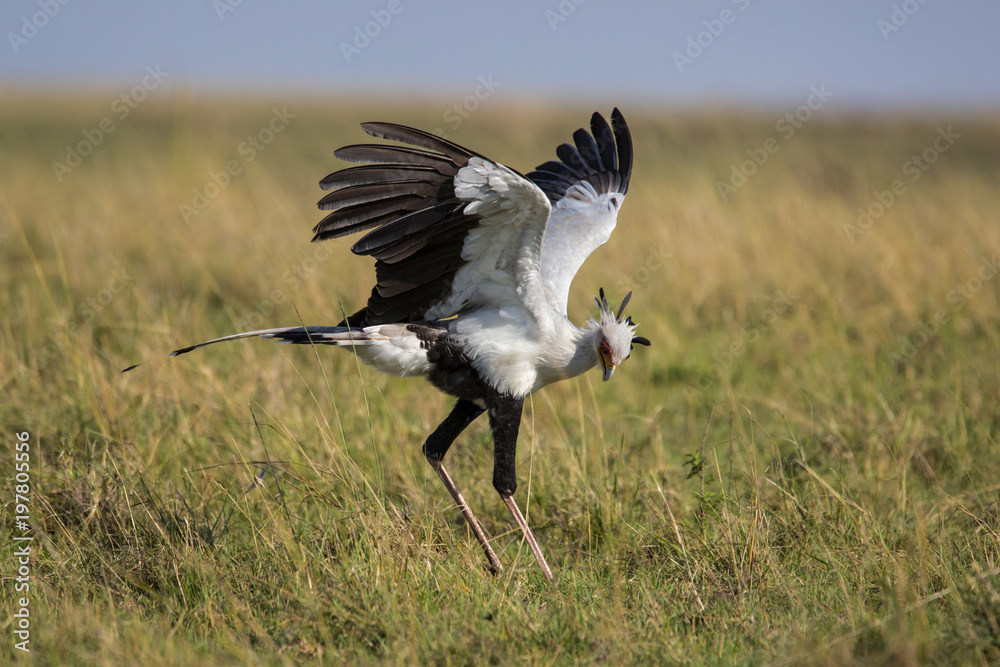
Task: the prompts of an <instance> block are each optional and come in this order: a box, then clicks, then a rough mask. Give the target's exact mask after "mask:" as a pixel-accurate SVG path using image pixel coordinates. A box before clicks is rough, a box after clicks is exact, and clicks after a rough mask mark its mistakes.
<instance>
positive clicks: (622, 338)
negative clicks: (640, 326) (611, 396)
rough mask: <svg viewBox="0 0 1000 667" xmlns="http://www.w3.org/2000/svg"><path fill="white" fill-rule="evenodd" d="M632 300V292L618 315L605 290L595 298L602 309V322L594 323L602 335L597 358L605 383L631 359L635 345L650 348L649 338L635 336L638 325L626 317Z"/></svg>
mask: <svg viewBox="0 0 1000 667" xmlns="http://www.w3.org/2000/svg"><path fill="white" fill-rule="evenodd" d="M631 298H632V292H629V293H628V294H626V295H625V298H624V299H622V305H621V306H619V307H618V314H617V315H616V314H615V312H614V311H613V310H611V307H610V306H609V305H608V300H607V298H605V296H604V288H603V287H602V288H601V296H600V298H597V297H594V301H596V302H597V307H598V309H600V320H598V321H593V324H594V326H595V328H596V329H597V330H598V332H599V333H600V336H599V337H598V338H597V357H598V359H599V360H600V362H601V370H602V371H603V374H604V381H605V382H607V381H608V380H610V379H611V375H612V373H614V372H615V369H616V368H618V366H620V365H621V363H622V362H623V361H625V360H626V359H628V358H629V355H630V354H631V353H632V346H633V345H645V346H647V347H648V346H649V345H650V342H649V339H648V338H643V337H642V336H636V335H635V327H636V324H635V323H634V322H633V321H632V318H631V317H625V316H624V315H625V306H626V304H628V300H629V299H631Z"/></svg>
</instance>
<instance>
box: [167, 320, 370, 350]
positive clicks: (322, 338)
mask: <svg viewBox="0 0 1000 667" xmlns="http://www.w3.org/2000/svg"><path fill="white" fill-rule="evenodd" d="M255 336H260V337H261V338H276V339H277V340H279V341H280V342H282V343H293V344H295V345H342V346H355V345H374V344H376V343H378V342H379V339H372V338H369V337H368V334H366V333H365V332H364V331H362V330H360V329H350V328H348V327H283V328H279V329H259V330H257V331H245V332H243V333H238V334H232V335H230V336H223V337H222V338H213V339H212V340H207V341H205V342H204V343H198V344H197V345H191V346H190V347H182V348H181V349H179V350H174V351H173V352H171V353H170V356H171V357H176V356H177V355H179V354H187V353H188V352H190V351H192V350H197V349H198V348H199V347H205V346H206V345H212V344H213V343H221V342H223V341H227V340H239V339H240V338H253V337H255Z"/></svg>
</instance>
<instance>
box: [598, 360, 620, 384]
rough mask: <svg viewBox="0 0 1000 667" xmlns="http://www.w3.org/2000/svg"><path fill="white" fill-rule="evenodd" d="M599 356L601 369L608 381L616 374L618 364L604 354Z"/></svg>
mask: <svg viewBox="0 0 1000 667" xmlns="http://www.w3.org/2000/svg"><path fill="white" fill-rule="evenodd" d="M599 356H600V357H601V371H602V372H603V374H604V381H605V382H607V381H608V380H610V379H611V376H612V375H614V372H615V368H617V366H615V365H614V364H612V363H611V362H610V361H608V360H607V359H605V358H604V355H603V354H602V355H599Z"/></svg>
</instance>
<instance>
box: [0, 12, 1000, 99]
mask: <svg viewBox="0 0 1000 667" xmlns="http://www.w3.org/2000/svg"><path fill="white" fill-rule="evenodd" d="M61 1H62V2H65V4H61ZM0 30H2V33H3V36H4V39H3V43H2V44H0V87H2V88H9V87H11V86H19V85H20V86H23V85H30V86H32V87H35V88H43V89H53V90H56V89H60V88H67V87H73V88H86V87H90V86H100V87H107V88H120V87H121V86H123V85H134V84H138V83H139V82H140V81H141V79H142V77H143V74H144V71H145V69H146V68H147V67H155V66H159V67H160V68H161V69H162V71H164V72H168V73H169V77H168V84H169V85H168V86H167V88H169V87H170V86H176V85H184V86H186V87H187V88H189V89H191V90H195V91H198V92H199V93H200V92H204V93H210V92H212V91H219V90H224V91H227V92H228V91H232V90H237V91H241V90H252V91H255V92H256V93H258V94H264V95H267V94H268V93H269V92H274V93H277V92H279V91H280V92H287V91H289V90H291V91H303V92H307V93H309V94H315V95H321V96H322V95H326V96H330V97H337V96H338V95H344V94H354V93H358V92H362V93H364V92H375V93H379V94H385V95H392V94H402V95H418V96H424V97H433V96H435V95H444V94H455V93H463V92H471V91H472V90H473V89H474V88H475V87H476V86H477V85H478V82H479V77H486V78H489V77H492V78H493V80H494V81H496V82H499V83H500V84H501V85H502V86H503V90H504V95H505V96H510V97H511V98H514V97H521V98H532V99H543V100H547V101H554V102H558V101H559V100H561V99H572V100H574V101H586V102H590V101H600V102H602V103H604V104H607V103H614V104H624V103H634V102H647V103H657V104H661V103H662V104H666V105H683V106H692V105H699V104H704V103H714V102H723V103H727V104H730V105H733V106H737V107H738V106H744V105H745V106H757V107H759V106H774V107H780V106H785V105H787V104H790V103H801V100H802V99H804V98H805V97H806V96H807V95H808V94H809V89H810V87H811V86H821V85H823V86H826V88H827V89H828V90H830V91H831V92H832V93H833V99H832V102H833V104H834V105H836V106H839V107H842V108H862V109H873V108H874V109H881V108H885V109H901V108H902V109H913V108H918V109H919V108H939V109H940V108H945V109H962V108H981V107H996V106H998V105H1000V74H998V73H997V72H998V63H1000V2H995V1H993V0H978V1H976V0H954V1H952V0H948V1H946V0H923V1H921V0H894V1H882V0H840V1H833V0H828V1H826V2H821V1H802V2H792V1H790V0H774V1H769V2H767V1H764V0H712V1H707V2H693V1H692V2H665V1H661V2H653V1H648V2H646V1H637V2H613V1H612V0H582V1H581V0H539V1H538V2H528V1H527V0H513V1H509V2H482V1H469V2H436V1H434V0H363V1H360V2H350V3H348V2H341V3H334V2H319V1H317V0H301V1H298V2H280V3H279V2H268V1H265V0H179V1H176V2H167V1H156V2H151V1H134V2H126V1H124V0H122V1H118V0H104V1H101V0H4V2H3V6H2V8H0ZM0 103H2V102H0Z"/></svg>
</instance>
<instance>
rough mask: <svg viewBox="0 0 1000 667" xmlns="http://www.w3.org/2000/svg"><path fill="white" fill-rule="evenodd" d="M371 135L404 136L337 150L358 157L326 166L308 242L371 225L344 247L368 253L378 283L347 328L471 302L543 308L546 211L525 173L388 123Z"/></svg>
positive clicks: (450, 310)
mask: <svg viewBox="0 0 1000 667" xmlns="http://www.w3.org/2000/svg"><path fill="white" fill-rule="evenodd" d="M361 127H362V128H363V129H364V131H365V132H367V133H368V134H370V135H372V136H373V137H377V138H381V139H389V140H393V141H398V142H402V143H405V144H408V146H398V145H391V144H388V145H387V144H383V145H373V144H364V145H355V146H347V147H344V148H341V149H340V150H338V151H336V153H335V155H336V156H337V157H338V158H340V159H341V160H344V161H346V162H358V163H365V164H363V165H362V166H358V167H351V168H348V169H344V170H341V171H338V172H335V173H333V174H330V175H329V176H327V177H326V178H324V179H323V180H322V181H320V186H321V187H323V188H324V189H328V190H333V192H331V193H330V194H329V195H327V196H326V197H324V198H323V199H322V200H320V202H319V207H320V208H321V209H324V210H329V211H330V213H329V214H328V215H327V216H326V217H325V218H323V220H322V221H320V223H319V224H318V225H316V227H315V228H313V232H315V236H314V237H313V241H322V240H324V239H328V238H336V237H340V236H346V235H348V234H353V233H355V232H360V231H364V230H371V231H368V233H367V234H366V235H365V236H364V237H362V238H361V239H360V240H359V241H358V242H357V243H355V244H354V246H353V247H352V248H351V250H352V251H353V252H354V253H355V254H358V255H371V256H373V257H375V260H376V261H375V277H376V283H377V284H376V285H375V288H374V289H373V290H372V294H371V297H370V298H369V299H368V305H367V307H366V308H365V309H364V311H362V312H361V313H358V314H357V315H355V316H352V318H351V322H350V324H351V326H369V325H374V324H386V323H392V322H412V321H417V320H432V319H442V318H447V317H451V316H452V315H455V314H458V313H460V312H463V311H466V310H469V309H473V308H478V307H498V308H503V307H507V306H510V305H520V306H524V307H525V308H526V309H527V310H528V312H529V313H530V314H533V315H541V313H542V311H545V310H546V308H545V301H544V297H543V290H542V287H541V274H540V269H539V263H540V254H541V242H542V235H543V234H544V233H545V224H546V222H547V221H548V218H549V212H550V205H549V201H548V199H547V198H546V195H545V194H544V193H543V192H542V190H541V189H539V187H538V186H537V185H535V184H534V183H533V182H532V181H530V180H528V179H526V178H525V177H524V176H522V175H520V174H518V173H517V172H515V171H513V170H511V169H508V168H507V167H504V166H503V165H501V164H497V163H495V162H492V161H490V160H488V159H486V158H485V157H483V156H481V155H479V154H478V153H474V152H473V151H470V150H468V149H466V148H463V147H462V146H459V145H458V144H455V143H452V142H450V141H447V140H446V139H442V138H441V137H438V136H435V135H433V134H430V133H428V132H424V131H422V130H417V129H414V128H410V127H404V126H402V125H395V124H393V123H364V124H362V126H361Z"/></svg>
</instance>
